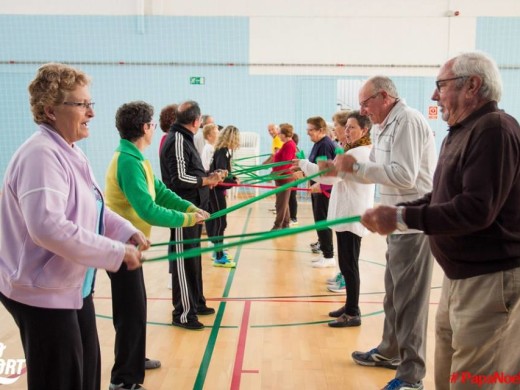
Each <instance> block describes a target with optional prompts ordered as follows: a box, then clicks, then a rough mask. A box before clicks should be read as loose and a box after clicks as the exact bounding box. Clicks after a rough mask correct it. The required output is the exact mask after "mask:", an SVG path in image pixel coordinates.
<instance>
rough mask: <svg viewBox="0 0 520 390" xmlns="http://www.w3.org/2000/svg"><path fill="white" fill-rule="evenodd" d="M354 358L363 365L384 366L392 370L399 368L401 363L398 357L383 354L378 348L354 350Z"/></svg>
mask: <svg viewBox="0 0 520 390" xmlns="http://www.w3.org/2000/svg"><path fill="white" fill-rule="evenodd" d="M352 359H354V361H355V362H356V363H357V364H359V365H361V366H369V367H384V368H389V369H391V370H397V367H398V366H399V363H400V360H399V359H398V358H395V359H391V358H387V357H386V356H383V355H381V354H380V353H379V351H378V350H377V348H374V349H371V350H370V351H368V352H359V351H355V352H352Z"/></svg>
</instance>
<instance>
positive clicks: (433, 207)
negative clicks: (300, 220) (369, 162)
mask: <svg viewBox="0 0 520 390" xmlns="http://www.w3.org/2000/svg"><path fill="white" fill-rule="evenodd" d="M436 86H437V88H436V89H435V91H434V93H433V96H432V99H433V100H435V101H437V102H438V105H439V107H440V109H441V113H442V118H443V119H444V120H445V121H446V122H447V123H448V125H449V129H448V131H449V132H448V135H447V136H446V138H445V140H444V142H443V145H442V149H441V152H440V156H439V161H438V165H437V169H436V171H435V176H434V181H433V190H432V192H431V193H429V194H427V195H426V196H424V197H423V198H421V199H418V200H417V201H412V202H407V203H403V204H399V205H398V207H391V206H382V207H379V208H376V209H371V210H368V211H367V212H366V214H365V215H364V216H363V219H362V222H363V223H364V224H365V226H367V227H368V228H369V229H370V230H372V231H376V232H378V233H381V234H387V233H389V232H391V231H393V230H395V229H403V228H405V227H406V226H407V227H409V228H415V229H420V230H423V231H424V232H425V233H426V234H428V235H429V238H430V243H431V249H432V252H433V254H434V256H435V258H436V259H437V261H438V262H439V264H440V265H441V267H442V268H443V270H444V272H445V274H446V276H445V278H444V283H443V287H442V295H441V299H440V302H439V308H438V311H437V318H436V350H435V388H436V389H437V390H443V389H449V388H450V383H451V389H460V388H467V387H469V386H475V383H476V382H472V381H474V380H476V378H477V377H476V376H477V375H483V376H489V378H491V379H490V381H491V382H489V383H488V382H485V383H486V384H484V386H482V387H480V384H479V388H493V389H496V388H499V384H500V383H501V382H500V381H501V380H503V381H505V382H504V383H505V386H507V383H508V384H509V386H511V383H518V382H507V377H509V379H511V377H510V376H511V375H517V374H518V372H519V371H520V348H518V337H517V334H518V329H520V328H519V327H520V126H519V124H518V122H517V121H516V120H515V119H514V118H513V117H511V116H510V115H508V114H506V113H505V112H504V111H502V110H499V109H498V108H497V102H498V101H500V97H501V94H502V82H501V78H500V73H499V71H498V67H497V65H496V64H495V62H494V61H493V60H492V59H491V58H489V57H488V56H487V55H485V54H483V53H465V54H462V55H459V56H457V57H455V58H452V59H450V60H449V61H448V62H447V63H446V64H445V65H444V66H443V67H442V68H441V70H440V72H439V75H438V78H437V81H436ZM500 373H503V374H504V375H505V377H504V378H503V379H497V378H495V379H494V381H493V376H495V375H498V374H500ZM513 387H514V385H513Z"/></svg>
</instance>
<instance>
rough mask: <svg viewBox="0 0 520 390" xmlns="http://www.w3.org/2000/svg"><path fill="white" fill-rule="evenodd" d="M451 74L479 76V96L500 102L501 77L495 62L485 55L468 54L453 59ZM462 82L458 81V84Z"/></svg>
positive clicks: (478, 53) (477, 53) (479, 53)
mask: <svg viewBox="0 0 520 390" xmlns="http://www.w3.org/2000/svg"><path fill="white" fill-rule="evenodd" d="M452 72H453V74H454V75H455V76H473V75H476V76H479V77H480V78H481V79H482V86H481V87H480V90H479V92H478V94H479V96H480V97H482V98H484V99H486V100H495V101H497V102H499V101H500V98H501V97H502V77H501V76H500V71H499V70H498V66H497V64H496V62H495V60H493V59H492V58H491V57H489V56H488V55H487V54H485V53H482V52H468V53H463V54H460V55H458V56H456V57H454V58H453V66H452ZM463 82H464V81H463V80H460V84H462V83H463Z"/></svg>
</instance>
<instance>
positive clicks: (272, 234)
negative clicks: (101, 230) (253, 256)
mask: <svg viewBox="0 0 520 390" xmlns="http://www.w3.org/2000/svg"><path fill="white" fill-rule="evenodd" d="M359 221H361V216H359V215H357V216H354V217H346V218H339V219H335V220H333V221H327V220H325V221H319V222H317V223H315V224H313V225H307V226H301V227H297V228H294V227H292V228H287V229H279V230H274V231H268V232H261V233H259V235H260V237H255V238H250V239H247V240H237V241H234V242H228V243H226V244H219V245H215V246H212V247H210V248H191V249H188V250H186V251H184V252H182V253H169V254H168V255H167V256H160V257H153V258H151V259H146V260H145V263H151V262H156V261H170V260H175V259H178V258H191V257H196V256H200V255H201V254H203V253H206V252H215V251H220V250H224V249H226V248H231V247H235V246H239V245H246V244H252V243H254V242H259V241H265V240H269V239H274V238H279V237H285V236H290V235H293V234H299V233H304V232H307V231H311V230H323V229H326V228H328V227H329V226H334V225H340V224H346V223H354V222H359Z"/></svg>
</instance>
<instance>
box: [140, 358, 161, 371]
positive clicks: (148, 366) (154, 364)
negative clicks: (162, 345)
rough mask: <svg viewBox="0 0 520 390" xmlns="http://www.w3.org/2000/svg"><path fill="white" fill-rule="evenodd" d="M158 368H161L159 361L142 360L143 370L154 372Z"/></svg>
mask: <svg viewBox="0 0 520 390" xmlns="http://www.w3.org/2000/svg"><path fill="white" fill-rule="evenodd" d="M159 367H161V362H160V361H159V360H152V359H148V358H145V359H144V368H145V370H154V369H156V368H159Z"/></svg>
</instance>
